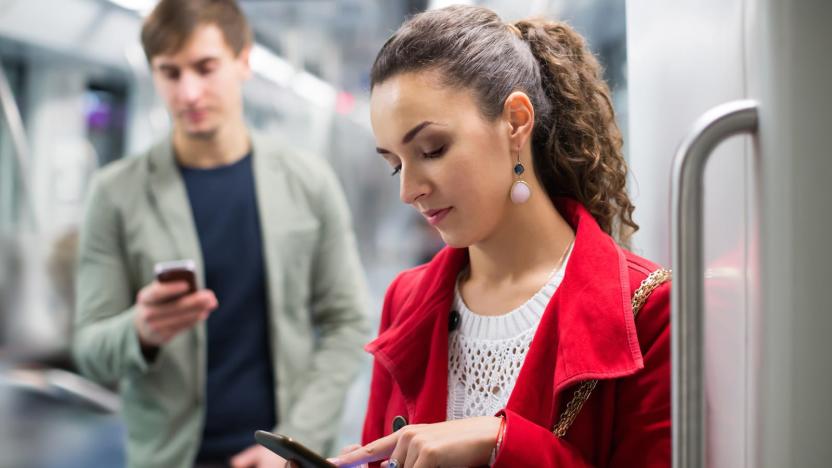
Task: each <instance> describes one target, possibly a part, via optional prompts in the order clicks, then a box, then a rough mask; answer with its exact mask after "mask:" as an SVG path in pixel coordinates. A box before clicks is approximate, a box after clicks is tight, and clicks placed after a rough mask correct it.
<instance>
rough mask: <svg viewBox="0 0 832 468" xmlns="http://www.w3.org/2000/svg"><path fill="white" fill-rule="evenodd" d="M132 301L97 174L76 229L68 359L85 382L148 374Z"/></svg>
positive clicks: (113, 212) (114, 215)
mask: <svg viewBox="0 0 832 468" xmlns="http://www.w3.org/2000/svg"><path fill="white" fill-rule="evenodd" d="M133 296H134V291H133V290H132V288H131V285H130V279H129V276H128V269H127V266H126V264H125V259H124V252H123V246H122V243H121V234H120V214H119V212H118V210H117V208H116V207H115V206H114V204H113V203H112V200H111V198H110V197H109V196H108V195H107V193H106V190H105V185H104V184H103V183H102V182H101V178H100V174H97V175H96V176H95V177H94V178H93V181H92V186H91V189H90V195H89V197H88V199H87V203H86V209H85V215H84V221H83V224H82V226H81V234H80V241H79V247H78V265H77V284H76V304H75V310H76V313H75V321H74V333H73V339H72V352H73V357H74V358H75V361H76V364H77V365H78V367H79V369H80V370H81V372H82V373H83V374H84V375H86V376H87V377H89V378H91V379H93V380H96V381H99V382H102V383H110V382H114V381H117V380H119V379H120V378H122V377H124V376H126V375H128V374H130V373H144V372H146V371H147V370H148V368H149V366H148V363H147V362H146V361H145V358H144V356H143V355H142V352H141V348H140V346H139V339H138V335H137V333H136V329H135V327H134V325H133V320H134V316H135V313H136V312H135V307H134V297H133Z"/></svg>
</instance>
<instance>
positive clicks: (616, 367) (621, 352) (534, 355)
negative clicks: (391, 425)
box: [366, 199, 643, 426]
mask: <svg viewBox="0 0 832 468" xmlns="http://www.w3.org/2000/svg"><path fill="white" fill-rule="evenodd" d="M557 207H558V210H559V211H560V213H561V214H562V215H563V216H564V218H565V219H566V221H567V222H569V223H570V225H571V226H572V228H573V229H574V230H575V245H574V247H573V250H572V254H571V256H570V260H569V263H568V265H567V269H566V272H565V275H564V279H563V282H562V283H561V285H560V286H559V287H558V289H557V291H556V292H555V295H554V296H553V297H552V299H551V301H550V302H549V305H548V306H547V308H546V311H545V313H544V314H543V317H542V319H541V322H540V325H539V327H538V330H537V333H536V334H535V337H534V339H533V341H532V344H531V348H530V349H529V353H528V354H527V356H526V359H525V361H524V363H523V367H522V369H521V371H520V375H519V377H518V380H517V383H516V385H515V388H514V391H513V392H512V394H511V397H510V399H509V402H508V405H507V407H508V408H510V409H512V410H515V411H517V412H519V413H521V414H524V415H527V416H528V417H529V418H531V419H532V420H534V421H536V422H538V424H540V425H543V426H547V425H549V424H550V421H553V420H554V417H555V415H554V414H553V412H554V411H556V410H557V407H556V404H557V403H558V402H557V396H558V394H559V393H560V392H562V391H563V390H564V389H565V388H567V387H569V386H570V385H572V384H574V383H576V382H578V381H582V380H588V379H594V378H598V379H610V378H616V377H622V376H626V375H630V374H633V373H635V372H636V371H637V370H638V369H641V368H642V367H643V361H642V356H641V351H640V349H639V345H638V340H637V337H636V331H635V322H634V320H633V316H632V309H631V306H630V297H629V296H630V291H629V281H628V274H627V265H626V262H625V258H624V255H623V252H622V251H621V249H620V248H619V247H618V245H617V244H616V243H615V241H614V240H613V239H612V238H611V237H610V236H608V235H607V234H606V233H604V232H603V231H601V229H600V228H599V227H598V225H597V223H596V222H595V220H594V219H593V217H592V215H591V214H590V213H589V212H588V211H587V210H586V209H585V208H584V207H583V206H581V205H580V204H579V203H577V202H576V201H574V200H571V199H560V200H558V201H557ZM467 261H468V255H467V249H451V248H445V249H444V250H443V251H441V252H440V253H439V254H437V256H436V257H435V258H434V259H433V260H432V261H431V262H430V263H429V264H428V265H427V266H426V270H425V271H424V272H423V273H422V275H421V276H420V278H419V279H418V280H417V281H418V282H417V284H415V285H409V286H410V287H411V288H412V290H413V292H412V293H411V294H410V295H409V299H408V300H407V301H406V302H404V303H403V304H394V305H393V306H394V307H397V308H398V310H396V311H395V312H394V313H395V316H396V320H397V323H394V324H393V325H392V326H391V327H390V328H389V329H388V330H386V331H385V332H383V333H382V334H381V335H379V337H378V338H377V339H376V340H375V341H373V342H372V343H370V344H369V345H367V348H366V349H367V350H368V351H369V352H371V353H372V354H373V355H374V356H375V358H376V359H377V360H378V361H379V362H380V363H381V364H382V365H383V366H384V367H385V368H386V369H387V371H388V372H389V373H390V374H391V376H392V377H393V379H394V380H395V381H396V383H397V384H398V386H399V388H400V389H401V391H402V393H403V395H404V398H405V400H406V401H407V404H408V411H409V412H410V413H411V418H412V421H411V422H413V423H425V422H437V421H444V420H445V418H446V414H445V412H446V404H447V392H448V387H447V373H448V327H447V317H448V312H449V311H450V307H451V304H452V300H453V290H454V282H455V281H456V277H457V274H458V272H459V271H460V270H461V268H462V267H463V266H464V265H465V264H466V263H467Z"/></svg>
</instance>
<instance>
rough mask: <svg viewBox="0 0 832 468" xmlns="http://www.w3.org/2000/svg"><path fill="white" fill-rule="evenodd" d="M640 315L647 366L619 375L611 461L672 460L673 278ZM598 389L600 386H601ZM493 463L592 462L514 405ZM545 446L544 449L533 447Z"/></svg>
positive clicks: (649, 463)
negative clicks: (671, 289) (526, 417)
mask: <svg viewBox="0 0 832 468" xmlns="http://www.w3.org/2000/svg"><path fill="white" fill-rule="evenodd" d="M638 318H640V319H643V320H637V323H639V327H638V336H639V343H640V344H641V351H642V355H643V357H644V368H643V369H642V370H640V371H639V372H637V373H636V374H634V375H632V376H630V377H626V378H623V379H620V380H618V381H615V382H614V383H615V384H616V385H617V389H616V401H615V408H616V409H615V415H614V418H613V420H614V421H615V422H614V425H613V426H614V427H613V434H612V446H611V450H612V453H611V454H610V456H609V457H602V458H608V459H609V460H610V462H609V465H608V466H610V467H616V468H619V467H620V468H624V467H631V466H639V467H667V466H670V457H671V453H670V437H671V434H670V430H671V427H670V327H669V325H670V283H666V284H664V285H662V286H660V287H659V288H657V289H656V290H655V291H654V292H653V293H652V294H651V295H650V298H649V299H648V300H647V303H645V305H644V308H643V309H642V311H641V313H640V315H639V317H638ZM596 391H597V390H596ZM504 414H505V416H506V432H505V436H504V438H503V444H502V446H501V448H500V452H499V453H498V455H497V458H496V460H495V463H494V465H493V466H494V467H498V468H502V467H512V466H544V467H566V466H568V467H589V466H592V464H590V463H589V462H588V461H587V459H586V458H585V456H584V455H582V454H581V453H580V452H579V451H578V450H577V449H576V447H575V446H573V445H572V444H570V443H569V442H568V441H565V440H563V439H559V438H557V437H556V436H555V435H553V434H552V432H551V428H546V427H541V426H538V425H537V424H535V423H532V422H531V421H529V420H527V419H525V418H523V417H522V416H520V415H518V414H516V413H513V412H511V411H505V412H504ZM534 447H540V448H539V449H533V448H534Z"/></svg>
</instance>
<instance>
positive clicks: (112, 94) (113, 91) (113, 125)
mask: <svg viewBox="0 0 832 468" xmlns="http://www.w3.org/2000/svg"><path fill="white" fill-rule="evenodd" d="M126 103H127V89H126V87H125V86H124V85H122V84H120V83H113V82H107V83H97V82H91V83H90V84H89V85H88V86H87V89H86V91H85V92H84V114H85V115H84V117H85V121H86V126H87V138H88V139H89V141H90V144H92V146H93V148H94V149H95V153H96V155H97V156H98V165H99V166H103V165H105V164H107V163H108V162H110V161H114V160H116V159H119V158H120V157H122V155H123V154H124V150H125V147H124V137H125V122H126Z"/></svg>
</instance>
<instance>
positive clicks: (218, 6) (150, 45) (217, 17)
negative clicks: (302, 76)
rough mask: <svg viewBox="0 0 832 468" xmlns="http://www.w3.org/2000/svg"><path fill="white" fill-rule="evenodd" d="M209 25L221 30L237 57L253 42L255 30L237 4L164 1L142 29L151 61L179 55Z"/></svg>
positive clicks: (230, 1) (232, 1)
mask: <svg viewBox="0 0 832 468" xmlns="http://www.w3.org/2000/svg"><path fill="white" fill-rule="evenodd" d="M205 24H214V25H216V26H217V27H219V28H220V30H221V31H222V33H223V35H224V36H225V41H226V42H227V43H228V46H229V47H231V50H232V51H234V55H239V53H240V52H241V51H242V50H243V49H244V48H245V47H247V46H249V45H250V44H251V42H252V35H251V28H250V27H249V25H248V21H246V17H245V16H244V15H243V12H242V11H241V10H240V7H239V5H237V2H236V1H235V0H161V1H160V2H159V3H158V4H157V5H156V7H155V8H154V9H153V12H152V13H151V14H150V16H148V17H147V19H146V20H145V21H144V25H143V26H142V36H141V38H142V47H144V54H145V56H147V61H148V62H151V61H152V60H153V57H155V56H157V55H159V54H164V53H171V52H176V51H178V50H179V49H180V48H181V47H182V46H184V45H185V41H187V40H188V38H189V37H190V36H191V34H192V33H193V32H194V31H195V30H196V29H197V28H198V27H199V26H203V25H205Z"/></svg>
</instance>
